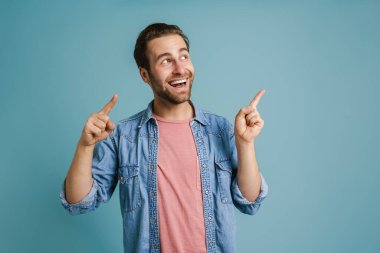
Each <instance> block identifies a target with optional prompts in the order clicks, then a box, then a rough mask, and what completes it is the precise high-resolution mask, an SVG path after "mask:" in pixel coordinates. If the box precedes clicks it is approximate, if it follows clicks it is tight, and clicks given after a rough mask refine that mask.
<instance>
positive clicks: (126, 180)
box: [119, 165, 141, 212]
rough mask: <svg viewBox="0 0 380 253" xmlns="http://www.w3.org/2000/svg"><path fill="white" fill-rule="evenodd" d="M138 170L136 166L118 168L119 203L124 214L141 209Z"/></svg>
mask: <svg viewBox="0 0 380 253" xmlns="http://www.w3.org/2000/svg"><path fill="white" fill-rule="evenodd" d="M139 174H140V170H139V167H138V166H136V165H133V166H129V165H126V166H122V167H120V168H119V181H120V202H121V205H122V208H123V209H124V210H125V211H126V212H130V211H133V210H135V209H136V208H138V207H141V192H140V178H139Z"/></svg>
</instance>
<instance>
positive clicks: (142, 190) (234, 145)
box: [61, 23, 268, 253]
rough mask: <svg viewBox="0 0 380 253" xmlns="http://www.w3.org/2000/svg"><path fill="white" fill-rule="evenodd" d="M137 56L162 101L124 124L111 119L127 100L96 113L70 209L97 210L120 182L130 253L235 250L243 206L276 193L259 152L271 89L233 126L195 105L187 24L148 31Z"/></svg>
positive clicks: (77, 165)
mask: <svg viewBox="0 0 380 253" xmlns="http://www.w3.org/2000/svg"><path fill="white" fill-rule="evenodd" d="M134 57H135V60H136V63H137V65H138V67H139V70H140V75H141V77H142V79H143V81H144V82H145V83H147V84H148V85H149V86H150V87H151V88H152V91H153V95H154V99H153V101H152V102H151V103H150V104H149V105H148V107H147V109H145V110H144V111H142V112H139V113H137V114H136V115H134V116H131V117H129V118H127V119H125V120H122V121H120V122H119V123H118V124H117V126H115V125H114V123H113V122H112V121H111V120H110V119H109V116H108V114H109V112H110V111H111V110H112V108H113V107H114V105H115V104H116V101H117V95H114V96H113V98H112V99H111V101H110V102H109V103H107V104H106V105H105V106H104V108H103V109H101V110H100V111H99V112H98V113H94V114H92V115H91V116H90V117H89V119H88V121H87V123H86V125H85V126H84V128H83V132H82V135H81V137H80V140H79V142H78V145H77V150H76V152H75V156H74V159H73V162H72V164H71V167H70V169H69V171H68V174H67V176H66V180H65V183H64V186H65V187H64V189H63V190H62V192H61V200H62V204H63V206H64V207H65V208H66V209H67V210H68V211H69V212H70V213H71V214H79V213H86V212H89V211H92V210H94V209H95V208H97V207H98V206H99V204H100V203H102V202H107V201H108V200H109V199H110V198H111V196H112V194H113V191H114V189H115V187H116V185H117V183H118V182H120V184H119V189H120V205H121V210H122V217H123V230H124V231H123V232H124V249H125V252H161V251H162V252H165V253H170V252H197V253H198V252H235V251H236V249H235V234H236V227H235V216H234V208H233V207H234V206H235V207H236V208H238V209H239V210H240V211H241V212H243V213H246V214H251V215H253V214H255V213H256V212H257V210H258V209H259V207H260V204H261V202H262V201H263V199H264V198H265V197H266V195H267V192H268V186H267V184H266V182H265V180H264V178H263V177H262V175H261V173H260V172H259V168H258V164H257V161H256V157H255V149H254V139H255V138H256V137H257V136H258V135H259V133H260V131H261V129H262V128H263V126H264V121H263V120H262V119H261V117H260V114H259V112H258V110H257V105H258V103H259V101H260V98H261V96H262V95H263V94H264V92H265V91H264V90H261V91H260V92H259V93H258V94H257V95H256V96H255V97H254V98H253V100H252V101H251V103H250V104H249V105H248V106H247V107H243V108H241V110H240V111H239V113H238V114H237V115H236V118H235V125H234V126H232V125H231V124H230V123H229V122H228V121H227V120H226V119H225V118H223V117H221V116H218V115H215V114H213V113H210V112H207V111H204V110H201V109H199V108H198V107H196V106H195V105H194V104H193V103H192V102H191V101H190V95H191V88H192V84H193V79H194V67H193V64H192V63H191V60H190V55H189V42H188V39H187V37H186V36H185V35H184V34H183V32H182V31H181V30H180V28H179V27H177V26H175V25H167V24H162V23H157V24H152V25H150V26H148V27H147V28H145V29H144V30H143V31H142V32H141V33H140V35H139V37H138V39H137V41H136V46H135V52H134Z"/></svg>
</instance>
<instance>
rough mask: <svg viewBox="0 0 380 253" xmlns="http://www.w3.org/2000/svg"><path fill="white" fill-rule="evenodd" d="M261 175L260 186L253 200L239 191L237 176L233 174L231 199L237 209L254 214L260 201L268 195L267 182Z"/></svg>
mask: <svg viewBox="0 0 380 253" xmlns="http://www.w3.org/2000/svg"><path fill="white" fill-rule="evenodd" d="M260 176H261V188H260V193H259V196H258V197H257V198H256V199H255V200H254V201H248V200H247V199H246V198H245V197H244V195H243V194H242V193H241V191H240V189H239V186H238V183H237V177H236V176H235V177H234V178H233V180H232V185H231V195H232V201H233V203H234V205H235V207H236V208H237V209H239V210H240V211H241V212H242V213H245V214H250V215H254V214H255V213H256V212H257V211H258V210H259V208H260V205H261V203H262V202H263V200H264V199H265V198H266V196H267V195H268V184H267V182H266V181H265V179H264V177H263V175H262V174H261V173H260Z"/></svg>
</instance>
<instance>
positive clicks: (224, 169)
mask: <svg viewBox="0 0 380 253" xmlns="http://www.w3.org/2000/svg"><path fill="white" fill-rule="evenodd" d="M192 105H193V108H194V111H195V117H194V118H193V119H192V120H191V121H190V125H191V130H192V133H193V136H194V140H195V144H196V148H197V153H198V158H199V163H200V164H199V165H200V166H199V168H200V170H201V173H200V174H201V182H202V196H203V206H204V208H203V210H204V217H205V218H204V220H205V229H206V246H207V252H229V253H233V252H236V240H235V237H236V222H235V213H234V207H236V208H237V209H238V210H240V211H241V212H243V213H245V214H250V215H253V214H255V213H256V212H257V211H258V209H259V207H260V205H261V203H262V201H263V200H264V199H265V197H266V196H267V194H268V185H267V183H266V181H265V179H264V177H263V176H262V175H261V178H262V184H261V191H260V194H259V196H258V198H257V199H256V200H255V201H253V202H250V201H248V200H247V199H246V198H245V197H244V196H243V195H242V193H241V192H240V190H239V187H238V184H237V150H236V145H235V137H234V128H233V126H232V124H231V123H230V122H229V121H228V120H227V119H225V118H224V117H221V116H218V115H216V114H213V113H210V112H208V111H205V110H201V109H198V108H197V107H196V106H195V105H194V104H193V103H192ZM158 141H159V135H158V124H157V122H156V119H155V118H154V117H153V113H152V102H151V103H150V104H149V105H148V107H147V109H146V110H143V111H141V112H139V113H137V114H135V115H133V116H131V117H129V118H127V119H124V120H121V121H120V122H119V123H118V124H117V126H116V128H115V129H114V131H113V132H112V134H110V135H109V136H108V138H106V139H105V140H103V141H101V142H99V143H97V144H96V146H95V149H94V156H93V161H92V176H93V178H94V183H93V186H92V188H91V191H90V192H89V194H88V195H87V196H85V197H84V198H83V200H82V201H80V202H79V203H75V204H69V203H68V202H67V201H66V198H65V191H64V184H63V187H62V190H61V193H60V199H61V202H62V204H63V206H64V208H65V209H66V210H68V211H69V212H70V213H71V214H73V215H74V214H82V213H87V212H90V211H93V210H95V209H96V208H97V207H98V206H99V205H100V204H101V203H103V202H107V201H108V200H109V199H110V198H111V196H112V194H113V192H114V190H115V188H116V185H117V183H118V182H119V194H120V207H121V214H122V218H123V234H124V251H125V252H151V253H158V252H160V240H159V229H158V228H159V220H158V211H157V169H156V167H157V153H158Z"/></svg>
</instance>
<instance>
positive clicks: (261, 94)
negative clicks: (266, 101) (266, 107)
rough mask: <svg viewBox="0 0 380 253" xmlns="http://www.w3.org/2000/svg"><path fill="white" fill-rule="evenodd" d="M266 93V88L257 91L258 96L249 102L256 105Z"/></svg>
mask: <svg viewBox="0 0 380 253" xmlns="http://www.w3.org/2000/svg"><path fill="white" fill-rule="evenodd" d="M264 93H265V90H260V91H259V92H257V94H256V96H255V97H254V98H253V99H252V101H251V102H250V103H249V106H252V107H256V106H257V105H258V104H259V102H260V99H261V97H262V96H263V95H264Z"/></svg>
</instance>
